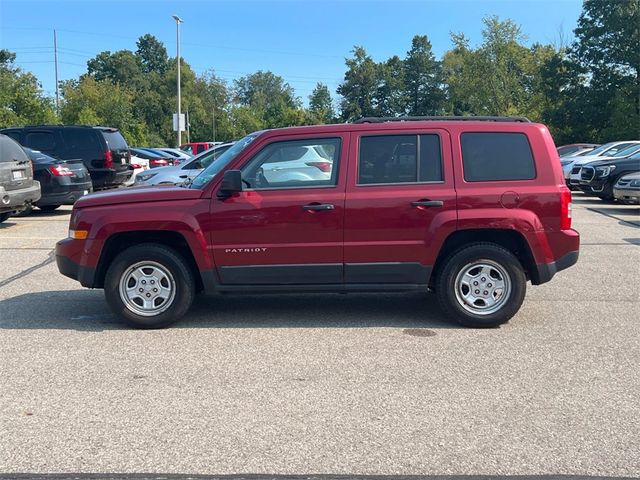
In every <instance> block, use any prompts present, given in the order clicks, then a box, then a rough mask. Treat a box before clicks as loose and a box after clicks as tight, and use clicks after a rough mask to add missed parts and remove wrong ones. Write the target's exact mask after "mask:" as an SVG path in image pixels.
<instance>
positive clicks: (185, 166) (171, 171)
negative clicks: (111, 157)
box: [135, 142, 235, 185]
mask: <svg viewBox="0 0 640 480" xmlns="http://www.w3.org/2000/svg"><path fill="white" fill-rule="evenodd" d="M234 143H235V142H229V143H222V144H220V145H215V146H214V147H211V148H209V149H208V150H205V151H204V152H202V153H200V154H198V155H196V156H195V157H190V158H189V159H188V160H185V161H183V162H181V163H180V164H179V165H173V166H171V167H158V168H153V169H151V170H150V171H148V172H144V173H142V174H140V175H138V176H137V177H136V182H135V184H136V185H163V184H177V183H184V182H185V181H189V180H193V179H194V178H195V177H197V176H198V175H199V174H200V172H201V171H202V170H203V169H204V168H206V167H208V166H209V164H210V163H211V162H213V161H214V160H215V159H216V158H218V157H219V156H220V155H222V154H223V153H224V152H226V151H227V150H228V149H229V148H230V147H231V146H232V145H233V144H234Z"/></svg>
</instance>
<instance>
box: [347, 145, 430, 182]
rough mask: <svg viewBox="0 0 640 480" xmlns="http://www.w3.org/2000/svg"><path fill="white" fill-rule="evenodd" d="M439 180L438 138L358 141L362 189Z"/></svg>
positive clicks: (359, 173) (359, 180)
mask: <svg viewBox="0 0 640 480" xmlns="http://www.w3.org/2000/svg"><path fill="white" fill-rule="evenodd" d="M441 180H442V158H441V154H440V138H439V136H438V135H433V134H431V135H419V136H418V135H380V136H372V137H362V138H361V139H360V157H359V165H358V183H359V184H361V185H372V184H390V183H415V182H437V181H441Z"/></svg>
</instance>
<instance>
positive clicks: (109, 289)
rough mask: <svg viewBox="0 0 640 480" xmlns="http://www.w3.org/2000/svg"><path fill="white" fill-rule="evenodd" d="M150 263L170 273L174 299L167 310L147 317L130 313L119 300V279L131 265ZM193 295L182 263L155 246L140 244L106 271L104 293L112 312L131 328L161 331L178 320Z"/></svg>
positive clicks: (170, 253)
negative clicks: (158, 265) (173, 282)
mask: <svg viewBox="0 0 640 480" xmlns="http://www.w3.org/2000/svg"><path fill="white" fill-rule="evenodd" d="M141 261H151V262H156V263H159V264H160V265H162V266H163V267H164V268H166V269H167V270H169V272H171V275H172V276H173V279H174V281H175V288H176V292H175V297H174V299H173V302H172V304H171V306H170V307H169V308H168V309H167V310H165V311H163V312H162V313H159V314H158V315H154V316H151V317H145V316H141V315H138V314H136V313H134V312H133V311H131V310H129V308H127V306H126V304H125V303H124V302H123V300H122V299H121V298H120V279H121V278H122V275H123V274H124V273H125V271H126V270H127V269H128V268H129V267H130V266H131V265H133V264H135V263H138V262H141ZM194 291H195V284H194V280H193V275H192V273H191V271H190V270H189V268H188V266H187V264H186V262H185V261H184V260H183V259H182V257H181V256H180V255H179V254H178V253H177V252H175V251H174V250H172V249H170V248H168V247H165V246H161V245H156V244H142V245H137V246H135V247H130V248H128V249H127V250H125V251H123V252H121V253H120V254H119V255H118V256H116V258H115V259H114V260H113V262H112V263H111V265H110V266H109V268H108V270H107V274H106V276H105V282H104V292H105V297H106V299H107V303H108V304H109V306H110V307H111V309H112V310H113V312H114V313H115V314H117V315H119V316H121V317H122V318H124V319H125V321H126V322H127V323H128V324H129V325H131V326H133V327H135V328H147V329H149V328H164V327H166V326H168V325H171V324H172V323H174V322H176V321H177V320H179V319H180V318H181V317H182V316H183V315H184V314H185V313H187V311H188V310H189V308H190V307H191V304H192V302H193V297H194Z"/></svg>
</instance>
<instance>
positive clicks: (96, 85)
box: [61, 76, 146, 145]
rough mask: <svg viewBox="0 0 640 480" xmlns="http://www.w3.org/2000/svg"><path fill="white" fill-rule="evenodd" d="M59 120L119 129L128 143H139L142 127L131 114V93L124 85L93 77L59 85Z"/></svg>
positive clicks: (143, 139) (142, 124)
mask: <svg viewBox="0 0 640 480" xmlns="http://www.w3.org/2000/svg"><path fill="white" fill-rule="evenodd" d="M61 90H62V96H63V100H64V101H63V104H62V110H61V117H62V121H63V122H64V123H65V124H71V125H72V124H99V125H105V126H109V127H116V128H118V129H120V130H121V131H122V134H123V135H124V137H125V138H126V139H127V142H128V143H129V144H130V145H143V144H144V142H145V140H146V128H145V125H144V123H143V122H141V121H139V120H138V119H136V118H135V116H134V115H133V96H134V95H133V93H131V92H130V91H128V90H127V89H126V88H125V87H122V86H121V85H118V84H113V83H110V82H105V81H102V82H101V81H97V80H95V79H94V78H93V77H90V76H84V77H82V78H81V79H80V80H79V81H73V80H71V81H66V82H62V85H61Z"/></svg>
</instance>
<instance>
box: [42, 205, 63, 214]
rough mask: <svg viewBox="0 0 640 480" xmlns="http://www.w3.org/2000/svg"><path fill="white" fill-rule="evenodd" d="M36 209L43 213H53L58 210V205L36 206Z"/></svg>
mask: <svg viewBox="0 0 640 480" xmlns="http://www.w3.org/2000/svg"><path fill="white" fill-rule="evenodd" d="M38 208H39V209H40V210H42V211H43V212H53V211H54V210H56V209H57V208H60V205H42V206H38Z"/></svg>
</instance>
